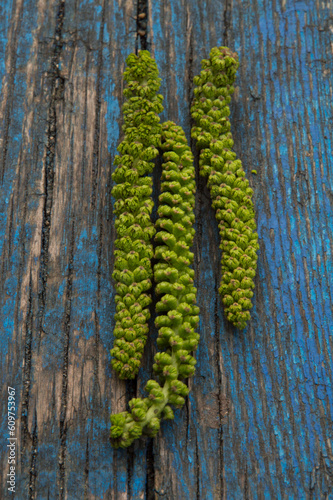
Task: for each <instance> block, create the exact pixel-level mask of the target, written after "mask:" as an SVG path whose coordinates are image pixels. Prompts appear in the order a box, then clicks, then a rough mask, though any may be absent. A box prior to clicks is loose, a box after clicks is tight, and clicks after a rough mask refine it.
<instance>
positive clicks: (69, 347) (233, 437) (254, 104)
mask: <svg viewBox="0 0 333 500" xmlns="http://www.w3.org/2000/svg"><path fill="white" fill-rule="evenodd" d="M139 3H140V5H139V7H138V5H137V3H136V2H135V1H134V0H91V1H88V0H82V1H81V0H3V1H2V2H1V5H0V71H1V79H0V86H1V87H0V88H1V98H0V183H1V195H0V233H1V238H0V251H1V259H0V273H1V275H0V285H1V308H0V328H1V351H0V359H1V408H2V416H1V436H2V439H1V470H2V486H1V488H2V490H1V491H2V493H1V495H0V497H1V498H11V497H13V498H17V499H19V500H20V499H25V498H29V499H38V500H39V499H40V500H42V499H56V498H60V499H115V500H123V499H148V500H151V499H166V500H173V499H175V500H178V499H179V500H183V499H186V500H187V499H189V500H192V499H204V500H206V499H207V500H208V499H209V500H210V499H214V500H215V499H222V498H223V499H236V500H238V499H242V498H244V499H257V498H258V499H272V498H273V499H274V498H277V499H280V498H281V499H290V498H293V499H322V498H323V499H332V498H333V493H332V490H333V451H332V434H333V432H332V429H333V421H332V418H333V417H332V415H333V391H332V369H333V365H332V350H333V341H332V330H333V318H332V315H333V308H332V281H333V279H332V251H333V242H332V234H333V233H332V229H333V223H332V220H333V219H332V202H333V186H332V184H333V180H332V128H333V127H332V125H333V118H332V116H333V114H332V71H333V56H332V51H333V49H332V47H333V36H332V33H333V4H332V3H331V2H328V1H325V0H323V1H322V0H318V1H316V0H307V1H296V0H281V1H278V0H273V1H272V2H268V1H266V0H251V1H244V0H243V1H242V0H223V1H218V2H217V1H214V0H205V1H204V0H188V1H185V0H169V1H164V0H154V1H151V2H150V3H149V4H148V9H147V10H148V35H147V37H142V36H141V35H138V34H137V31H138V29H140V30H141V31H142V25H141V26H137V23H136V19H135V16H136V14H137V12H138V9H139V11H141V12H142V11H144V9H145V8H146V5H145V3H144V2H142V1H141V0H140V2H139ZM140 42H142V43H144V42H147V48H149V49H150V50H151V51H152V53H153V54H154V56H155V58H156V61H157V64H158V67H159V69H160V73H161V77H162V78H163V82H162V93H163V94H164V96H165V101H164V105H165V110H164V112H163V115H162V116H163V119H173V120H176V121H177V123H178V124H180V125H182V126H183V127H184V129H185V132H186V134H187V137H188V139H189V140H190V127H191V120H190V113H189V107H190V102H191V98H192V94H193V86H192V78H193V76H194V75H195V74H196V73H197V72H198V71H199V70H200V62H201V59H202V58H203V57H207V56H208V54H209V51H210V49H211V48H212V47H213V46H215V45H222V44H223V45H228V46H230V47H231V48H232V49H233V50H236V51H237V52H238V53H239V58H240V69H239V73H238V77H237V82H236V84H237V85H236V93H235V96H234V100H233V105H232V108H231V122H232V132H233V134H234V138H235V151H236V152H237V154H238V155H239V157H240V158H241V159H242V161H243V164H244V168H245V170H246V172H247V176H248V178H249V179H250V183H251V186H252V187H253V189H254V200H255V207H256V218H257V224H258V233H259V243H260V252H259V259H258V275H257V278H256V288H255V294H254V300H253V303H254V307H253V309H252V320H251V322H250V324H249V325H248V327H247V329H246V330H245V331H243V332H239V331H237V330H235V329H234V328H233V327H231V326H230V325H229V324H227V323H226V321H225V319H224V316H223V309H222V305H221V301H220V299H219V296H218V293H217V288H218V285H219V279H220V276H219V262H220V251H219V249H218V243H219V239H218V231H217V224H216V221H215V219H214V212H213V210H212V208H211V206H210V199H209V192H208V190H207V188H206V187H205V181H204V180H203V179H202V178H199V177H198V179H197V182H198V190H197V198H196V214H197V222H196V231H197V233H196V238H195V245H194V251H195V272H196V285H197V287H198V301H199V305H200V307H201V320H200V325H199V330H198V331H199V333H200V335H201V341H200V346H199V348H198V350H197V353H196V358H197V360H198V363H197V370H196V375H195V376H194V377H193V378H192V379H190V381H189V386H190V388H191V392H190V396H189V397H188V400H187V403H186V407H184V408H183V409H182V410H178V411H176V418H175V420H174V421H172V422H170V421H167V422H164V423H163V425H162V429H161V431H160V435H159V436H158V438H155V439H154V440H146V441H144V440H141V441H138V442H136V443H135V445H134V446H133V447H131V448H130V449H128V450H116V451H115V450H113V449H112V448H111V446H110V443H109V440H108V434H109V426H110V423H109V415H110V413H111V411H112V412H115V411H121V410H123V409H125V408H126V403H127V401H128V400H129V399H130V398H131V397H133V395H135V394H138V395H141V394H144V391H143V387H144V383H145V382H146V381H147V380H148V378H150V377H151V372H152V369H151V366H152V356H153V353H154V352H155V349H156V343H155V338H156V331H155V330H154V329H153V328H152V338H151V341H150V343H149V344H148V345H147V348H146V352H145V356H144V367H143V368H142V369H141V370H140V373H139V377H138V380H137V381H135V382H127V383H125V382H121V381H119V380H117V378H116V376H115V374H114V373H113V372H112V371H111V368H110V354H109V350H110V349H111V348H112V344H113V337H112V330H113V326H114V319H113V316H114V312H115V304H114V288H113V281H112V278H111V274H112V269H113V263H112V251H113V242H114V238H115V232H114V216H113V211H112V206H113V201H114V200H113V199H112V197H111V194H110V193H111V189H112V180H111V173H112V169H113V166H112V162H113V158H114V155H115V152H116V146H117V143H118V140H119V137H120V126H121V121H122V117H121V104H122V72H123V70H124V64H125V58H126V56H127V55H128V54H129V53H130V52H133V51H134V50H135V48H136V46H139V47H140ZM192 146H193V151H194V144H192ZM252 169H256V170H257V172H258V174H257V175H254V174H251V170H252ZM157 185H158V182H155V187H156V186H157ZM154 195H155V199H156V196H157V192H156V189H155V194H154ZM8 385H9V386H11V387H14V388H15V389H16V396H17V399H16V403H17V421H16V436H17V448H16V453H17V463H16V467H17V470H16V472H17V475H16V494H15V496H14V495H12V494H11V497H10V496H9V494H8V492H7V486H6V480H7V476H6V474H7V473H8V464H7V459H8V448H7V447H6V446H7V441H6V439H7V436H8V430H7V416H6V410H7V386H8Z"/></svg>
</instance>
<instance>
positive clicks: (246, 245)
mask: <svg viewBox="0 0 333 500" xmlns="http://www.w3.org/2000/svg"><path fill="white" fill-rule="evenodd" d="M201 64H202V71H201V73H200V75H199V76H196V77H195V78H194V83H195V85H196V88H195V89H194V96H195V97H194V101H193V105H192V108H191V113H192V117H193V118H194V120H195V122H196V126H194V127H193V128H192V137H193V138H195V139H196V141H197V146H198V148H199V149H200V160H199V165H200V174H201V175H203V176H205V177H206V178H207V185H208V187H209V189H210V194H211V198H212V206H213V208H214V209H215V211H216V219H217V220H218V224H219V230H220V235H221V244H220V248H221V249H222V262H221V268H222V279H221V285H220V288H219V292H220V294H221V297H222V302H223V304H224V306H225V312H226V315H227V319H228V320H229V321H230V322H232V323H233V324H234V325H235V326H237V327H238V328H240V329H243V328H245V326H246V322H247V321H248V320H249V319H250V312H249V310H250V308H251V307H252V303H251V298H252V296H253V292H252V289H253V288H254V282H253V278H254V277H255V273H256V267H257V250H258V248H259V244H258V234H257V233H256V231H255V230H256V223H255V219H254V208H253V202H252V194H253V190H252V189H251V188H250V186H249V181H248V180H247V179H246V178H245V172H244V170H243V167H242V162H241V161H240V160H239V159H237V157H236V154H235V153H234V152H233V151H231V148H232V146H233V144H234V142H233V139H232V134H231V132H230V121H229V118H228V116H229V114H230V109H229V106H228V105H229V103H230V100H231V97H230V96H231V94H232V93H233V92H234V87H233V83H234V81H235V76H236V71H237V68H238V65H239V63H238V56H237V54H236V53H233V52H232V51H231V50H230V49H229V48H227V47H215V48H213V49H212V50H211V52H210V57H209V59H204V60H203V61H202V63H201Z"/></svg>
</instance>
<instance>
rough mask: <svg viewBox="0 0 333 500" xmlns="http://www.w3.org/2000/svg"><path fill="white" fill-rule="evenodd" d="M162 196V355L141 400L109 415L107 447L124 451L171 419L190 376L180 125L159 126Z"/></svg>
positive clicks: (188, 240) (189, 237)
mask: <svg viewBox="0 0 333 500" xmlns="http://www.w3.org/2000/svg"><path fill="white" fill-rule="evenodd" d="M162 128H163V132H162V150H163V151H164V154H163V158H164V163H163V165H162V183H161V190H162V193H161V195H160V197H159V208H158V216H159V218H158V220H157V222H156V228H157V233H156V236H155V241H156V242H157V247H156V251H155V259H156V260H157V263H156V264H155V266H154V278H155V282H156V284H157V285H156V293H157V294H159V295H160V300H159V301H158V302H157V304H156V311H157V312H158V313H160V314H159V316H157V318H156V321H155V325H156V327H157V328H158V330H159V334H158V339H157V344H158V346H159V348H160V349H162V350H163V351H162V352H158V353H157V354H156V356H155V363H154V365H153V369H154V372H155V374H156V375H157V376H158V377H159V382H157V381H155V380H149V381H148V383H147V385H146V387H145V389H146V391H147V392H148V393H149V395H148V397H146V398H135V399H132V400H131V401H130V402H129V406H130V411H128V412H127V411H126V412H122V413H118V414H114V415H111V424H112V425H111V430H110V437H111V443H112V446H114V447H115V448H119V447H121V448H126V447H127V446H130V445H131V444H132V442H133V441H134V440H135V439H136V438H138V437H140V436H141V435H142V434H146V435H149V436H155V435H156V434H157V432H158V430H159V428H160V423H161V420H162V419H172V418H173V417H174V414H173V410H172V408H171V406H170V404H172V405H173V406H174V407H176V408H180V407H181V406H182V405H183V404H184V402H185V399H184V398H185V397H186V396H187V394H188V391H189V390H188V387H187V385H186V384H185V383H184V382H183V381H182V380H181V379H186V378H187V377H190V376H191V375H193V373H194V371H195V368H194V367H195V364H196V361H195V359H194V357H193V356H192V355H191V352H192V351H194V350H195V349H196V347H197V345H198V341H199V335H198V334H197V333H196V332H195V328H196V326H197V324H198V321H199V316H198V314H199V308H198V307H197V306H196V305H195V302H196V288H195V287H194V286H193V278H194V270H193V269H191V268H190V264H191V263H192V261H193V253H192V252H190V250H189V248H190V246H191V245H192V243H193V237H194V232H195V231H194V229H193V222H194V212H193V210H194V194H195V180H194V168H193V155H192V153H191V151H190V148H189V147H188V145H187V141H186V137H185V134H184V132H183V130H182V128H181V127H178V126H176V125H175V124H174V123H173V122H166V123H164V124H163V125H162Z"/></svg>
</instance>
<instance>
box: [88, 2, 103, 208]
mask: <svg viewBox="0 0 333 500" xmlns="http://www.w3.org/2000/svg"><path fill="white" fill-rule="evenodd" d="M104 24H105V0H104V1H103V7H102V19H101V25H100V32H99V48H98V60H97V76H96V101H95V130H94V145H93V156H92V169H91V175H92V194H91V210H92V212H94V211H95V208H96V191H97V180H98V172H99V170H100V128H101V124H100V118H101V103H102V71H103V40H104Z"/></svg>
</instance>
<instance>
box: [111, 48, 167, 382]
mask: <svg viewBox="0 0 333 500" xmlns="http://www.w3.org/2000/svg"><path fill="white" fill-rule="evenodd" d="M126 63H127V69H126V71H125V73H124V80H125V81H126V82H127V86H126V88H125V89H124V96H125V98H126V101H125V103H124V105H123V114H124V126H123V131H124V139H123V141H122V142H121V143H120V144H119V146H118V151H119V153H120V155H117V156H116V157H115V160H114V164H115V165H116V169H115V171H114V173H113V175H112V179H113V180H114V181H115V183H116V185H115V186H114V187H113V189H112V195H113V196H114V198H115V199H116V202H115V207H114V211H115V214H116V216H117V219H116V223H115V225H116V229H117V236H118V239H117V240H116V241H115V247H116V250H115V264H114V272H113V275H112V276H113V278H114V279H115V280H116V283H117V284H116V297H115V300H116V303H117V308H116V309H117V312H116V315H115V320H116V325H115V329H114V336H115V342H114V347H113V349H112V350H111V355H112V356H113V359H112V361H111V364H112V367H113V368H114V369H115V370H116V371H117V372H118V374H119V377H120V378H121V379H127V378H128V379H133V378H135V376H136V374H137V372H138V370H139V367H140V361H141V357H142V353H143V349H144V346H145V343H146V339H147V333H148V324H147V323H148V319H149V317H150V314H149V309H148V307H149V304H150V303H151V296H150V294H149V293H148V292H149V290H150V288H151V285H152V283H151V279H152V268H151V258H152V256H153V246H152V243H151V239H152V237H153V236H154V234H155V228H154V225H153V223H152V222H151V212H152V208H153V201H152V198H151V193H152V179H151V178H150V177H148V176H147V174H149V173H151V172H152V170H153V167H154V163H153V161H152V160H153V159H154V158H155V157H156V156H157V154H158V148H159V147H160V145H161V130H162V129H161V125H160V118H159V116H158V113H161V111H162V110H163V106H162V100H163V97H162V96H161V95H160V94H157V92H158V90H159V88H160V81H161V79H160V78H159V77H158V69H157V65H156V63H155V61H154V60H153V59H152V58H151V56H150V54H149V52H148V51H147V50H142V51H141V52H139V55H138V56H136V55H135V54H130V55H129V56H128V58H127V59H126Z"/></svg>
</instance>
